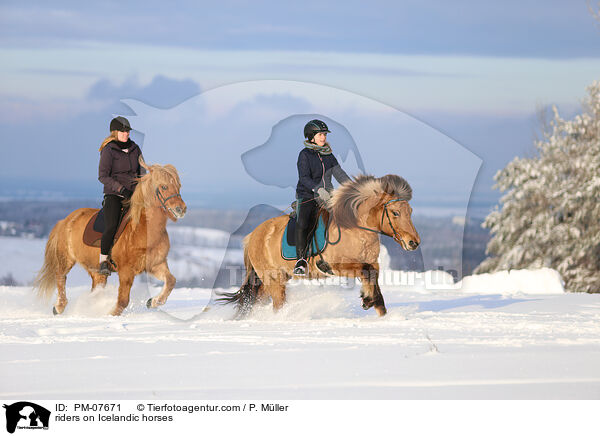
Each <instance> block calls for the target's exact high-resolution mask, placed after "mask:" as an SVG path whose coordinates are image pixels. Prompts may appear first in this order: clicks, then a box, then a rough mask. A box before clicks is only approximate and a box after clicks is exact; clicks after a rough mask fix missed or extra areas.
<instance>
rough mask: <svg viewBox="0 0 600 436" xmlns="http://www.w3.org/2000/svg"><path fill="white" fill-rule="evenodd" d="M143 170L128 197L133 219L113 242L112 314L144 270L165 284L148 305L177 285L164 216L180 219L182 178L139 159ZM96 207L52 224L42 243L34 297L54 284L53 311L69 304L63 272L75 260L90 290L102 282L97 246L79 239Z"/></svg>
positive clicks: (118, 311)
mask: <svg viewBox="0 0 600 436" xmlns="http://www.w3.org/2000/svg"><path fill="white" fill-rule="evenodd" d="M140 164H141V165H142V166H143V167H144V168H145V169H146V170H147V173H146V174H145V175H144V176H142V177H140V179H139V181H138V184H137V187H136V188H135V191H134V193H133V196H132V197H131V200H130V212H131V219H130V221H129V222H128V223H127V225H126V227H125V229H124V230H123V233H122V234H121V236H120V237H119V239H117V241H116V242H115V244H114V246H113V248H112V251H111V259H112V260H113V262H114V264H115V267H116V271H117V272H118V273H119V295H118V299H117V304H116V306H115V308H114V309H113V310H112V312H111V315H115V316H118V315H120V314H121V312H123V310H124V309H125V308H126V307H127V305H128V304H129V293H130V291H131V285H132V284H133V279H134V277H135V276H137V275H138V274H141V273H142V272H144V271H145V272H148V273H150V274H152V275H153V276H154V277H156V278H157V279H159V280H161V281H163V282H164V286H163V289H162V291H161V292H160V294H159V295H157V296H156V297H154V298H151V299H149V300H148V302H147V306H148V307H149V308H150V307H157V306H160V305H162V304H165V302H166V301H167V298H168V297H169V294H170V293H171V291H172V290H173V287H174V286H175V277H173V275H172V274H171V272H170V271H169V266H168V265H167V254H168V253H169V248H170V244H169V236H168V235H167V231H166V225H167V218H169V219H171V220H172V221H177V220H178V219H179V218H183V216H184V215H185V212H186V210H187V207H186V205H185V203H184V201H183V200H182V198H181V195H180V194H179V191H180V189H181V182H180V181H179V175H178V174H177V170H176V169H175V167H174V166H173V165H164V166H162V165H151V166H147V165H146V164H145V163H144V161H143V160H142V159H141V158H140ZM97 211H98V209H89V208H83V209H77V210H75V211H74V212H72V213H71V214H69V216H67V217H66V218H65V219H63V220H61V221H59V222H58V223H56V225H55V226H54V228H53V229H52V231H51V232H50V236H49V237H48V242H47V244H46V253H45V257H44V265H43V267H42V269H41V270H40V272H39V273H38V275H37V277H36V279H35V282H34V287H36V288H37V289H38V295H39V296H41V297H45V298H46V299H49V298H50V297H51V296H52V294H53V293H54V289H55V288H58V297H57V300H56V304H55V305H54V308H53V312H54V314H55V315H57V314H60V313H63V311H64V310H65V306H66V305H67V295H66V292H65V284H66V280H67V274H68V272H69V271H70V270H71V268H73V265H75V263H79V264H80V265H81V266H83V268H84V269H85V270H86V271H87V272H88V273H89V275H90V276H91V277H92V291H93V290H94V289H95V288H96V287H97V286H102V287H103V286H105V285H106V276H104V275H102V274H100V273H99V271H98V258H99V254H100V248H97V247H90V246H88V245H85V244H84V243H83V231H84V230H85V227H86V225H87V223H88V221H89V219H90V218H91V217H92V215H94V214H95V213H96V212H97Z"/></svg>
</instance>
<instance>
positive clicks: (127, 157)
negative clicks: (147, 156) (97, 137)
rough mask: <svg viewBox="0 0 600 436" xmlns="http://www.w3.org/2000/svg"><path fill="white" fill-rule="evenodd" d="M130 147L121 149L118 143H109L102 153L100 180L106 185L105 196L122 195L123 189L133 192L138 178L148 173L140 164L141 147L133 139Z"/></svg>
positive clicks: (99, 168)
mask: <svg viewBox="0 0 600 436" xmlns="http://www.w3.org/2000/svg"><path fill="white" fill-rule="evenodd" d="M127 142H128V144H129V145H128V146H127V147H125V148H121V147H119V145H118V144H117V142H116V141H112V142H109V143H108V144H106V146H105V147H104V148H103V149H102V151H101V152H100V165H99V167H98V180H100V182H101V183H102V184H103V185H104V194H113V195H119V196H122V194H121V189H122V188H123V187H125V188H127V189H129V190H131V191H133V190H134V189H135V185H136V184H137V178H138V177H140V176H141V175H143V174H145V173H146V171H145V170H144V168H143V167H142V166H141V165H140V164H139V157H140V156H141V155H142V150H140V147H138V145H137V144H136V143H135V142H133V141H132V140H131V139H128V140H127Z"/></svg>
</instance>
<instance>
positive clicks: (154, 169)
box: [129, 156, 181, 229]
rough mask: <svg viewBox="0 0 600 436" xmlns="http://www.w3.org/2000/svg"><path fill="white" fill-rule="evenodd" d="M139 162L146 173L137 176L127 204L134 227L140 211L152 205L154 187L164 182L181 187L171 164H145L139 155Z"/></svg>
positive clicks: (137, 221) (138, 219)
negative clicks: (136, 182) (136, 181)
mask: <svg viewBox="0 0 600 436" xmlns="http://www.w3.org/2000/svg"><path fill="white" fill-rule="evenodd" d="M140 164H141V165H142V167H144V168H145V169H146V174H144V175H143V176H141V177H139V178H138V184H137V186H136V188H135V191H134V193H133V195H132V196H131V200H130V201H129V206H130V208H131V209H130V210H131V224H132V225H133V228H134V229H135V228H136V227H137V225H138V224H139V222H140V218H141V216H142V211H143V210H144V209H145V208H146V207H150V206H151V205H152V199H153V197H154V195H155V191H156V188H157V187H159V186H161V185H164V184H172V183H175V184H176V186H177V189H180V188H181V181H180V180H179V174H178V173H177V170H176V169H175V167H174V166H173V165H170V164H168V165H158V164H154V165H150V166H148V165H146V163H145V162H144V160H143V159H142V158H141V156H140Z"/></svg>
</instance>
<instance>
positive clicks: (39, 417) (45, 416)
mask: <svg viewBox="0 0 600 436" xmlns="http://www.w3.org/2000/svg"><path fill="white" fill-rule="evenodd" d="M3 407H4V408H5V409H6V431H8V432H9V433H14V432H15V430H16V429H17V428H19V429H44V430H47V429H48V425H49V422H50V411H49V410H48V409H45V408H44V407H42V406H39V405H37V404H35V403H29V402H27V401H19V402H18V403H14V404H11V405H7V404H5V405H4V406H3Z"/></svg>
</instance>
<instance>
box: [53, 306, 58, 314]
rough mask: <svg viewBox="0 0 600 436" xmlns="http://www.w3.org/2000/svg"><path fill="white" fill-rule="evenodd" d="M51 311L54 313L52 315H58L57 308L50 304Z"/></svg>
mask: <svg viewBox="0 0 600 436" xmlns="http://www.w3.org/2000/svg"><path fill="white" fill-rule="evenodd" d="M52 313H53V314H54V316H56V315H58V310H56V307H54V306H52Z"/></svg>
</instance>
